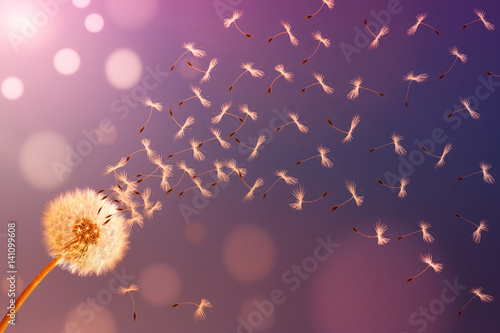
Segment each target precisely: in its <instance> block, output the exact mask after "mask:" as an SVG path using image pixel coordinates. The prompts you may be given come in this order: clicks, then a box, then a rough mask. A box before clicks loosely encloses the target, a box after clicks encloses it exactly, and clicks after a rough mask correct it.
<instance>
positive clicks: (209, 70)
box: [184, 58, 219, 83]
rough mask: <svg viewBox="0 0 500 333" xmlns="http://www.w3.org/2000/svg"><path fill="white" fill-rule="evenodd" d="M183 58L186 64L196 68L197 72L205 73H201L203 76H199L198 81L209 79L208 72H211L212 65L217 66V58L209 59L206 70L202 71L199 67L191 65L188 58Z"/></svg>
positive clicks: (202, 81)
mask: <svg viewBox="0 0 500 333" xmlns="http://www.w3.org/2000/svg"><path fill="white" fill-rule="evenodd" d="M184 60H185V61H186V63H187V64H188V66H189V67H191V68H193V69H195V70H197V71H198V72H201V73H205V75H203V77H202V78H201V80H200V83H204V82H207V81H208V80H210V73H211V72H212V70H213V69H214V67H215V66H217V64H218V62H219V60H217V58H213V59H212V60H211V61H210V64H209V65H208V68H207V70H206V71H204V70H202V69H199V68H196V67H195V66H193V64H191V63H190V62H189V61H188V60H186V59H184Z"/></svg>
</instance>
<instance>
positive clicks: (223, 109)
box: [211, 102, 244, 125]
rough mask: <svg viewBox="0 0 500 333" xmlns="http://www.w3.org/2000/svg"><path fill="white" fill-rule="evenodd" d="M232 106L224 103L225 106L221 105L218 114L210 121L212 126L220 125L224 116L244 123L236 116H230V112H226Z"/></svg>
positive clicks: (230, 103)
mask: <svg viewBox="0 0 500 333" xmlns="http://www.w3.org/2000/svg"><path fill="white" fill-rule="evenodd" d="M232 105H233V103H232V102H229V103H226V104H222V105H221V107H220V109H221V111H220V112H219V114H217V115H216V116H215V117H213V118H212V120H211V122H212V124H214V125H215V124H218V123H220V121H221V120H222V117H224V115H226V114H227V115H228V116H232V117H234V118H237V119H238V120H239V121H240V122H242V123H243V122H244V121H243V118H241V117H238V116H237V115H235V114H232V113H230V112H227V111H229V109H230V108H231V107H232Z"/></svg>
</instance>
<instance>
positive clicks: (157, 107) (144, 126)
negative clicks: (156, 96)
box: [137, 97, 163, 135]
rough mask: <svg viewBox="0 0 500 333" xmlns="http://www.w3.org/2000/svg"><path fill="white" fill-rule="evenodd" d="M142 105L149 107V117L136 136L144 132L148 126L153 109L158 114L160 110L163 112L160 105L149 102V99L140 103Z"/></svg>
mask: <svg viewBox="0 0 500 333" xmlns="http://www.w3.org/2000/svg"><path fill="white" fill-rule="evenodd" d="M142 104H143V105H145V106H149V107H150V111H149V117H148V120H147V121H146V123H145V124H144V125H143V126H142V127H141V129H140V130H139V133H137V135H139V134H141V133H142V131H144V129H145V128H146V126H147V125H148V123H149V120H150V119H151V115H152V114H153V109H155V110H156V111H158V112H161V110H163V107H162V105H161V103H153V101H152V100H151V98H149V97H146V99H145V100H143V101H142Z"/></svg>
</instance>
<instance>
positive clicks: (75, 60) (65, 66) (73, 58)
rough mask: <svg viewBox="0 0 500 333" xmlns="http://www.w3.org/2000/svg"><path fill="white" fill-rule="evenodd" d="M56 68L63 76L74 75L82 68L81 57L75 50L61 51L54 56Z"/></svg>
mask: <svg viewBox="0 0 500 333" xmlns="http://www.w3.org/2000/svg"><path fill="white" fill-rule="evenodd" d="M54 67H55V68H56V70H57V71H58V72H59V73H61V74H63V75H71V74H74V73H75V72H76V71H77V70H78V69H79V68H80V55H79V54H78V52H76V51H75V50H73V49H69V48H66V49H61V50H59V51H57V53H56V55H55V56H54Z"/></svg>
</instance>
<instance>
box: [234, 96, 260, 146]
mask: <svg viewBox="0 0 500 333" xmlns="http://www.w3.org/2000/svg"><path fill="white" fill-rule="evenodd" d="M239 110H240V112H241V113H243V114H245V119H243V120H242V122H241V124H240V126H239V127H238V128H237V129H236V130H234V131H232V132H231V134H229V136H228V137H227V139H229V138H230V137H232V136H233V135H235V134H236V133H238V131H239V130H240V129H241V128H242V127H243V125H244V124H245V123H246V121H247V119H248V117H250V119H252V120H253V121H256V120H257V117H258V115H257V112H254V111H251V110H250V108H249V107H248V105H247V104H243V105H240V106H239Z"/></svg>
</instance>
